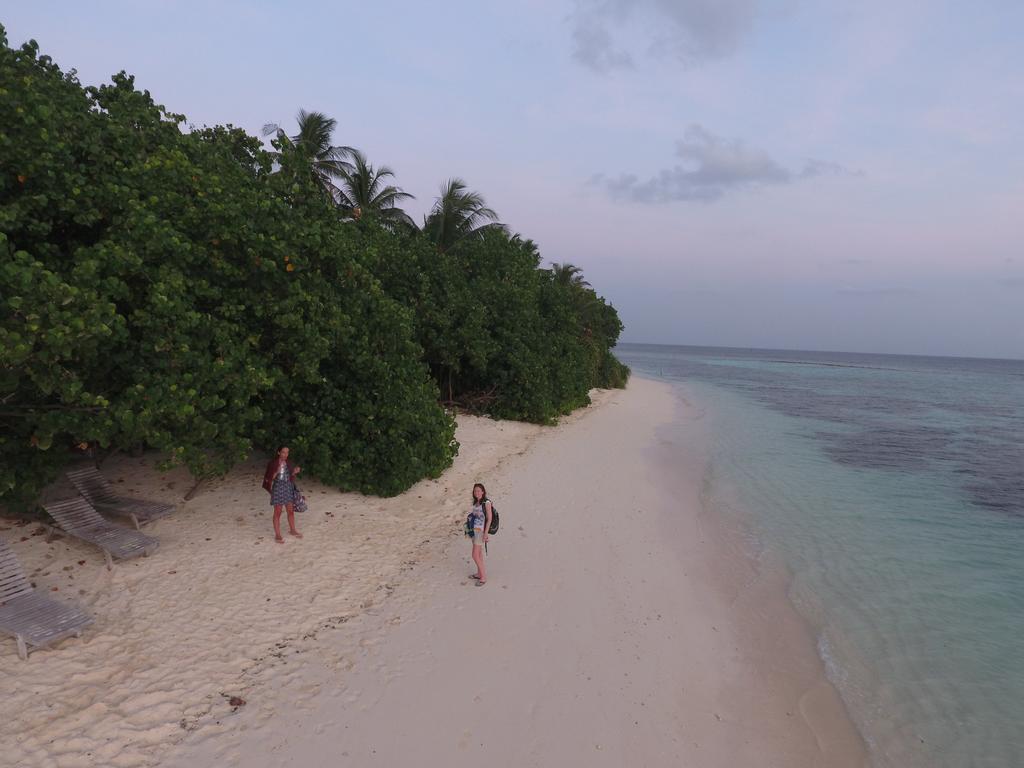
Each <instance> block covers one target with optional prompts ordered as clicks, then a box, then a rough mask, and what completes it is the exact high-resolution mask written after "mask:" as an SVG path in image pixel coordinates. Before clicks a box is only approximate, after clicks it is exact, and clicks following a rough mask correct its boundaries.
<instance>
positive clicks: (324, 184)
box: [263, 109, 355, 202]
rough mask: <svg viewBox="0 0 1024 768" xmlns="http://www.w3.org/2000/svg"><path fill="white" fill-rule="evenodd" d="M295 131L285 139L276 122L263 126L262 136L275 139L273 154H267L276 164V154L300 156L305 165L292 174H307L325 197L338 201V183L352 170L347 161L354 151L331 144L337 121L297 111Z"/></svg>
mask: <svg viewBox="0 0 1024 768" xmlns="http://www.w3.org/2000/svg"><path fill="white" fill-rule="evenodd" d="M295 119H296V121H297V122H298V125H299V131H298V133H296V134H293V135H291V136H289V135H288V134H286V133H285V132H284V129H283V128H281V127H280V126H279V125H277V123H269V124H267V125H265V126H263V135H264V136H271V135H273V136H274V137H275V142H274V143H275V148H276V149H277V152H274V153H271V154H272V156H273V157H274V158H275V160H278V161H280V158H281V155H280V153H281V152H282V151H283V150H284V149H285V148H290V149H292V150H294V151H296V152H298V153H299V154H301V155H302V156H303V157H304V158H305V160H306V162H304V163H302V164H300V165H298V166H297V167H296V168H295V169H294V171H293V172H294V173H299V174H303V175H305V174H307V173H308V174H311V176H312V178H313V180H314V181H315V182H316V183H317V185H319V186H320V188H321V189H323V191H324V193H325V194H327V196H328V197H329V198H330V199H331V200H334V201H335V202H337V201H338V194H339V188H338V182H340V181H342V180H343V179H344V178H345V176H346V174H348V173H351V172H352V170H353V167H352V163H351V162H350V161H349V159H350V158H351V157H352V154H353V153H354V152H355V150H354V149H353V148H352V147H346V146H335V145H334V144H332V141H333V138H334V129H335V128H337V126H338V121H337V120H335V119H334V118H332V117H328V116H327V115H325V114H324V113H323V112H307V111H306V110H304V109H300V110H299V114H298V115H297V116H296V118H295Z"/></svg>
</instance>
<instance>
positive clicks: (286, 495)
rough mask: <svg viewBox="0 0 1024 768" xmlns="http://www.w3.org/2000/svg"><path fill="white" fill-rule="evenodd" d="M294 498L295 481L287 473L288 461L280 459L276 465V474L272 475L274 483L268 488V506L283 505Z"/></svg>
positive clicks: (289, 502)
mask: <svg viewBox="0 0 1024 768" xmlns="http://www.w3.org/2000/svg"><path fill="white" fill-rule="evenodd" d="M294 500H295V483H293V482H292V479H291V477H290V476H289V474H288V462H286V461H282V462H281V463H280V464H278V465H277V474H276V475H275V476H274V485H273V486H272V487H271V489H270V506H272V507H277V506H284V505H285V504H291V503H292V502H293V501H294Z"/></svg>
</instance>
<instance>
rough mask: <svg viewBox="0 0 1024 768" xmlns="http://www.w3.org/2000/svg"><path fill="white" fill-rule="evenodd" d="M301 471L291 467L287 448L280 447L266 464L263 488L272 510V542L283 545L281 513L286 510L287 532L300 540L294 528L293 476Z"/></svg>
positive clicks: (296, 529) (299, 534) (297, 531)
mask: <svg viewBox="0 0 1024 768" xmlns="http://www.w3.org/2000/svg"><path fill="white" fill-rule="evenodd" d="M301 471H302V467H296V466H293V465H292V463H291V462H290V461H288V446H286V445H282V446H281V447H280V448H278V449H277V457H276V458H273V459H271V460H270V461H269V462H268V463H267V471H266V472H264V473H263V487H264V488H265V489H266V490H267V492H268V493H269V494H270V505H271V506H272V507H273V508H274V541H276V542H277V543H278V544H284V537H283V536H281V512H282V511H283V510H284V509H287V510H288V532H289V533H290V534H291V535H292V536H295V537H297V538H300V539H301V538H302V534H301V533H299V530H298V528H296V527H295V507H294V506H293V505H292V503H293V502H294V501H295V476H296V475H297V474H299V472H301Z"/></svg>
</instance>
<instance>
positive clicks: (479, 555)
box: [473, 544, 487, 584]
mask: <svg viewBox="0 0 1024 768" xmlns="http://www.w3.org/2000/svg"><path fill="white" fill-rule="evenodd" d="M473 562H474V563H476V571H477V575H478V577H479V578H480V583H481V584H486V583H487V570H486V569H485V568H484V548H483V547H481V546H480V545H479V544H474V545H473Z"/></svg>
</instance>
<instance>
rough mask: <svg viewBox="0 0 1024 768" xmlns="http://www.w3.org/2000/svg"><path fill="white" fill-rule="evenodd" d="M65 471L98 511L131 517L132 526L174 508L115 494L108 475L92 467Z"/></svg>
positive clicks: (153, 518) (140, 525) (167, 512)
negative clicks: (108, 480) (106, 476)
mask: <svg viewBox="0 0 1024 768" xmlns="http://www.w3.org/2000/svg"><path fill="white" fill-rule="evenodd" d="M65 474H67V477H68V480H70V481H71V482H72V483H73V484H74V486H75V488H77V489H78V492H79V493H80V494H82V495H83V496H84V497H85V499H86V501H88V502H89V503H90V504H92V505H93V507H95V508H96V511H97V512H102V513H103V514H106V515H119V516H121V517H127V518H128V519H130V520H131V521H132V525H134V526H135V530H139V529H140V528H141V527H142V526H143V525H145V524H146V523H151V522H153V521H154V520H156V519H157V518H159V517H163V516H164V515H167V514H170V513H171V512H173V511H174V504H165V503H163V502H161V501H147V500H145V499H132V498H129V497H128V496H118V495H117V494H116V493H114V489H113V487H112V486H111V485H110V483H108V482H107V478H105V477H104V476H103V475H102V474H100V471H99V470H98V469H96V468H95V467H81V468H80V469H72V470H70V471H68V472H67V473H65Z"/></svg>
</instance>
